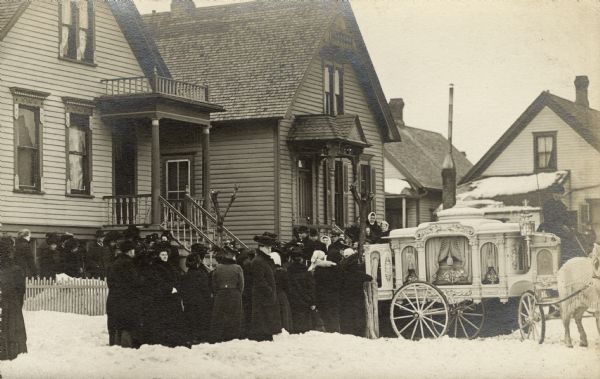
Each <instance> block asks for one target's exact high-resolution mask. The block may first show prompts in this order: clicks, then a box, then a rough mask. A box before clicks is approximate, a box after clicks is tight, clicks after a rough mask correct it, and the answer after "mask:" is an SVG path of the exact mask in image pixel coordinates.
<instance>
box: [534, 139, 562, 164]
mask: <svg viewBox="0 0 600 379" xmlns="http://www.w3.org/2000/svg"><path fill="white" fill-rule="evenodd" d="M532 134H533V171H534V172H551V171H556V170H557V169H558V145H557V142H558V136H557V134H558V133H557V132H556V131H552V132H534V133H532ZM548 137H550V138H551V140H552V150H551V152H550V159H549V161H548V164H547V165H546V166H544V167H541V166H540V150H539V149H540V145H539V141H540V139H541V138H548Z"/></svg>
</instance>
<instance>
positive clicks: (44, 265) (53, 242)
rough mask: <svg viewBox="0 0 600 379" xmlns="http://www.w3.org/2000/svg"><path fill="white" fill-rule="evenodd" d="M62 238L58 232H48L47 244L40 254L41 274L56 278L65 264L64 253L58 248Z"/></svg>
mask: <svg viewBox="0 0 600 379" xmlns="http://www.w3.org/2000/svg"><path fill="white" fill-rule="evenodd" d="M59 244H60V238H59V236H58V234H57V233H48V234H46V246H45V247H44V248H42V249H41V251H40V256H39V263H40V276H41V277H42V278H49V279H54V277H55V276H56V274H58V273H59V272H62V271H59V270H62V266H63V261H62V260H63V253H62V251H61V250H60V249H59V248H58V246H59Z"/></svg>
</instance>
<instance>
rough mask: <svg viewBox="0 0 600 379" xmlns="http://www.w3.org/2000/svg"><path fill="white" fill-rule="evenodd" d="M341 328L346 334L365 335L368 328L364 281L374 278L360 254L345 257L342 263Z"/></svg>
mask: <svg viewBox="0 0 600 379" xmlns="http://www.w3.org/2000/svg"><path fill="white" fill-rule="evenodd" d="M340 266H341V279H342V281H341V287H340V330H341V332H342V333H344V334H353V335H355V336H359V337H364V336H365V328H366V321H365V320H366V319H365V314H366V308H365V293H364V291H363V283H364V282H370V281H371V280H373V278H372V277H371V276H370V275H367V274H366V273H365V270H364V265H362V264H360V263H359V262H358V254H356V253H354V254H352V255H350V256H347V257H345V258H344V259H343V260H342V261H341V263H340Z"/></svg>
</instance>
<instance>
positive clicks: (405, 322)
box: [390, 282, 449, 340]
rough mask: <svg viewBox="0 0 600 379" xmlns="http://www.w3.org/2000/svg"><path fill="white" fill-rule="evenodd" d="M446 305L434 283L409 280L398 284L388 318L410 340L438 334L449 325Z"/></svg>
mask: <svg viewBox="0 0 600 379" xmlns="http://www.w3.org/2000/svg"><path fill="white" fill-rule="evenodd" d="M448 310H449V306H448V301H447V300H446V297H445V296H444V294H443V293H442V291H440V290H439V289H438V288H437V287H435V286H433V285H431V284H429V283H427V282H412V283H408V284H405V285H404V286H402V287H400V289H399V290H398V291H396V294H394V297H393V298H392V302H391V305H390V321H391V322H392V328H393V329H394V332H395V333H396V335H398V336H402V337H404V338H407V339H411V340H419V339H421V338H439V337H441V336H443V335H444V334H446V331H447V329H448V319H449V311H448Z"/></svg>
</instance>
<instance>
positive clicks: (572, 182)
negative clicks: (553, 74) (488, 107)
mask: <svg viewBox="0 0 600 379" xmlns="http://www.w3.org/2000/svg"><path fill="white" fill-rule="evenodd" d="M588 85H589V80H588V78H587V76H578V77H576V78H575V93H576V96H575V97H576V100H575V101H570V100H566V99H563V98H561V97H558V96H556V95H553V94H551V93H549V92H548V91H545V92H542V93H541V94H540V95H539V96H538V97H537V99H535V101H534V102H533V103H532V104H531V105H530V106H529V107H528V108H527V109H526V110H525V112H524V113H523V114H522V115H521V116H520V117H519V118H518V119H517V121H515V123H514V124H513V125H512V126H511V127H510V128H509V129H508V130H507V131H506V132H505V133H504V134H503V135H502V137H500V139H499V140H498V141H497V142H496V143H495V144H494V145H493V146H492V147H491V148H490V150H489V151H488V152H487V153H486V154H485V155H484V156H483V158H481V160H480V161H479V162H477V164H476V165H475V166H474V167H473V168H472V169H471V170H470V171H469V172H468V173H467V175H465V177H463V179H462V182H463V183H464V184H463V185H462V187H463V190H462V192H463V194H462V195H461V196H462V197H464V198H465V199H466V200H469V199H477V198H483V197H487V198H494V199H500V200H502V201H503V202H504V203H505V204H507V205H513V204H519V203H521V202H522V201H523V200H527V202H528V203H529V204H532V205H538V206H539V205H541V204H543V201H544V200H545V199H546V198H547V197H548V196H549V193H548V190H547V188H548V187H549V186H550V185H551V184H552V183H562V184H563V185H564V187H565V189H566V194H565V196H564V197H563V201H564V202H565V204H566V205H567V206H568V207H569V209H570V210H571V211H572V212H573V220H578V224H579V226H580V227H582V226H584V225H591V226H592V227H593V228H594V229H595V232H596V234H597V235H600V165H599V164H598V163H599V162H600V112H599V111H597V110H595V109H591V108H590V107H589V100H588ZM538 174H539V175H538ZM491 178H493V180H494V185H493V186H494V187H495V188H496V189H497V191H496V193H494V191H490V190H486V191H481V190H477V188H476V187H480V186H481V184H482V183H483V184H485V182H482V180H481V179H483V180H484V181H490V180H491ZM517 183H522V184H517ZM488 187H489V186H488ZM459 192H461V191H459ZM511 202H512V204H511Z"/></svg>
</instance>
